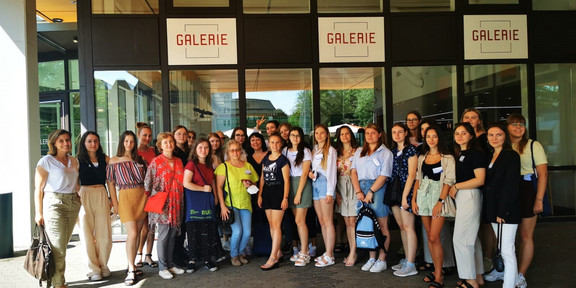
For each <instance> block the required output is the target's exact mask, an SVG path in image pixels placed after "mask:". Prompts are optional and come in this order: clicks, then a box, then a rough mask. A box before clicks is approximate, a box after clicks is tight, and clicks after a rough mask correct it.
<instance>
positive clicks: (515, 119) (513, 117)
mask: <svg viewBox="0 0 576 288" xmlns="http://www.w3.org/2000/svg"><path fill="white" fill-rule="evenodd" d="M512 123H522V124H524V125H526V118H524V116H523V115H522V114H510V116H508V118H506V124H508V125H510V124H512ZM506 128H508V127H506ZM506 130H508V129H506ZM527 130H528V129H527V128H526V129H525V130H524V135H522V139H520V142H518V154H522V153H524V148H525V147H526V144H528V135H527V134H528V133H526V132H527ZM506 132H508V131H506Z"/></svg>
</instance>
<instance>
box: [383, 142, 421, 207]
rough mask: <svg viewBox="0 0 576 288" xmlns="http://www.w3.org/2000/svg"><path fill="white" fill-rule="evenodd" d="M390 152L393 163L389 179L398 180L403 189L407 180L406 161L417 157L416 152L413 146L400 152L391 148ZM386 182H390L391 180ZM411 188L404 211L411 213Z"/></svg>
mask: <svg viewBox="0 0 576 288" xmlns="http://www.w3.org/2000/svg"><path fill="white" fill-rule="evenodd" d="M391 151H392V154H393V155H394V162H393V164H392V177H390V178H398V179H400V182H401V187H404V186H405V185H406V180H407V179H408V159H410V157H412V156H417V155H418V151H417V149H416V147H414V146H413V145H408V146H406V147H404V149H403V150H402V151H400V150H398V147H396V148H393V149H392V150H391ZM388 181H392V179H389V180H388ZM412 185H414V184H412ZM412 188H413V187H410V193H408V197H406V198H407V201H408V209H406V211H408V212H412V194H413V192H412Z"/></svg>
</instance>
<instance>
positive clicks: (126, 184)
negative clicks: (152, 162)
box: [106, 161, 146, 190]
mask: <svg viewBox="0 0 576 288" xmlns="http://www.w3.org/2000/svg"><path fill="white" fill-rule="evenodd" d="M144 176H146V167H145V166H144V165H142V164H140V163H137V162H136V161H124V162H119V163H114V164H109V165H108V166H107V167H106V179H107V180H108V181H110V182H114V183H116V186H118V189H120V190H125V189H133V188H138V187H143V186H144Z"/></svg>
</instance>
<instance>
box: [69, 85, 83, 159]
mask: <svg viewBox="0 0 576 288" xmlns="http://www.w3.org/2000/svg"><path fill="white" fill-rule="evenodd" d="M69 96H70V134H72V144H73V145H72V155H76V149H77V148H78V141H80V137H82V135H81V134H80V133H82V132H81V130H80V129H81V128H80V92H72V93H70V95H69Z"/></svg>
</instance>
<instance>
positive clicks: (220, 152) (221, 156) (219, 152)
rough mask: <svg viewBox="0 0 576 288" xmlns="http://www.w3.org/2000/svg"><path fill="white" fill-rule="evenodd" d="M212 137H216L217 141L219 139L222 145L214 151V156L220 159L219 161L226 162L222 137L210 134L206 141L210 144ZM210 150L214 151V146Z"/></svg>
mask: <svg viewBox="0 0 576 288" xmlns="http://www.w3.org/2000/svg"><path fill="white" fill-rule="evenodd" d="M212 137H216V139H218V142H219V143H220V144H218V145H219V146H218V149H216V151H212V153H213V154H214V155H216V157H218V160H220V162H224V147H222V146H224V145H222V142H220V136H219V135H218V134H216V133H210V134H208V137H207V138H206V139H208V142H210V138H212ZM210 149H212V145H210Z"/></svg>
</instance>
